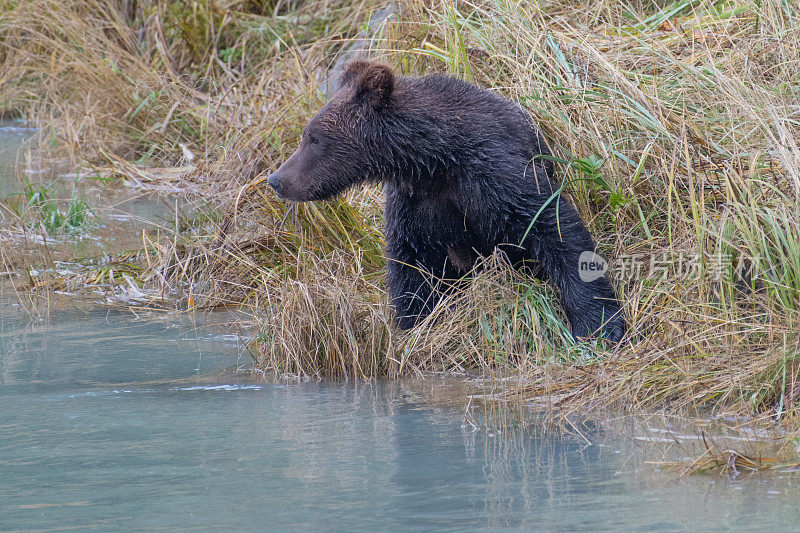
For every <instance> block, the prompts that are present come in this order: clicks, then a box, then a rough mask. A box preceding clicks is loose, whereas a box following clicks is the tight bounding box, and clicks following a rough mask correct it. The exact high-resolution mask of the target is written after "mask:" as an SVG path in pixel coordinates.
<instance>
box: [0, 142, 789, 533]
mask: <svg viewBox="0 0 800 533" xmlns="http://www.w3.org/2000/svg"><path fill="white" fill-rule="evenodd" d="M13 135H17V137H19V135H18V132H13ZM6 138H8V136H6ZM0 139H2V132H0ZM18 140H19V139H18V138H15V139H11V140H10V141H8V142H7V143H6V145H13V143H14V142H17V141H18ZM0 146H2V143H0ZM2 171H3V169H2V168H0V173H2ZM0 178H2V176H0ZM1 181H2V180H0V182H1ZM75 238H77V237H75ZM0 246H9V245H8V244H7V243H3V242H0ZM59 298H60V299H62V300H63V299H64V298H66V297H64V296H58V295H57V294H54V295H51V300H50V302H41V301H40V302H38V304H34V303H33V302H31V300H30V299H28V298H23V301H24V302H25V304H24V305H21V304H20V303H19V302H18V300H17V298H16V294H15V292H14V291H13V289H12V286H11V283H10V280H9V281H6V282H3V283H0V530H2V531H16V530H19V531H31V530H64V529H66V530H72V529H81V530H85V529H98V530H128V531H152V530H187V531H198V530H212V529H213V530H225V531H227V530H233V531H257V530H294V529H298V528H304V529H308V530H313V531H331V530H343V529H347V530H351V529H354V530H393V531H404V530H409V531H420V530H422V531H429V530H436V531H438V530H444V531H450V530H452V531H463V530H469V531H473V530H502V529H509V530H532V531H790V530H797V529H798V527H799V526H798V525H799V524H800V508H799V507H798V505H797V504H798V502H799V501H800V486H799V485H800V484H799V483H798V480H797V479H796V478H795V477H794V476H796V474H794V475H792V474H785V475H778V476H773V475H764V476H761V475H755V476H741V477H739V478H738V479H735V480H734V479H729V478H726V477H719V476H713V475H712V476H694V477H689V478H684V479H678V476H677V474H675V473H674V472H667V471H663V470H660V469H659V468H658V466H657V465H656V464H654V461H655V462H657V461H659V460H661V459H663V458H662V457H661V456H660V455H659V453H660V452H657V451H654V450H656V449H657V447H655V445H654V444H652V443H648V442H646V439H645V440H642V439H641V438H640V437H641V435H640V433H641V430H637V431H635V432H633V433H631V434H628V435H626V434H619V433H613V432H610V431H608V430H607V429H603V427H602V426H600V425H597V426H594V425H592V424H582V425H580V433H578V432H577V431H576V432H569V431H568V432H560V433H557V432H549V431H546V432H542V431H541V430H537V429H535V428H536V427H537V426H533V425H531V426H528V425H527V424H525V423H521V424H519V425H518V426H513V427H512V426H509V427H506V428H505V429H504V430H502V431H500V430H498V429H496V428H494V427H493V425H492V424H491V423H489V424H486V423H484V419H483V418H482V415H481V412H480V411H472V412H466V411H465V406H466V404H467V401H466V397H462V398H460V399H459V398H456V400H455V401H448V402H437V401H433V400H431V399H430V397H431V396H435V394H433V395H431V393H430V391H431V390H434V391H435V390H436V388H437V387H438V385H437V383H438V379H439V378H436V377H429V378H428V379H427V380H425V381H424V382H423V384H422V385H421V384H420V383H421V382H419V381H418V380H407V381H399V382H394V383H373V384H365V383H361V384H352V383H351V384H330V383H297V382H286V381H278V382H275V381H270V380H266V379H263V378H260V377H259V376H258V375H255V376H254V374H253V373H252V372H248V371H241V370H242V369H245V370H246V369H248V368H249V366H250V365H251V359H250V356H249V354H248V352H247V349H246V346H245V344H244V343H243V342H242V341H241V340H240V339H239V337H238V336H236V335H233V334H230V333H229V332H228V331H227V330H226V329H225V328H224V327H223V326H213V323H214V322H220V323H223V322H225V321H227V320H229V319H230V317H229V316H228V315H211V316H206V317H198V318H193V317H192V316H189V315H164V314H148V313H142V312H141V311H138V310H126V311H122V310H107V309H101V308H99V307H97V306H95V305H92V304H91V302H85V303H80V302H78V301H75V300H67V301H66V302H67V303H65V302H64V301H59ZM200 318H202V321H203V324H201V323H200ZM209 322H211V323H212V324H211V325H209V324H208V323H209ZM637 432H638V433H637ZM634 433H635V434H634ZM645 433H647V432H646V431H645ZM654 434H655V435H661V433H658V432H655V433H654ZM637 435H638V436H637ZM655 440H659V439H655ZM660 440H662V441H663V440H667V441H668V440H670V439H660Z"/></svg>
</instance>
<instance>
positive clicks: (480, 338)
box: [0, 0, 800, 420]
mask: <svg viewBox="0 0 800 533" xmlns="http://www.w3.org/2000/svg"><path fill="white" fill-rule="evenodd" d="M163 4H164V5H163V6H162V5H161V4H156V3H147V2H142V3H140V5H141V6H142V7H141V9H140V10H139V11H136V12H135V13H133V14H127V15H126V14H122V13H120V12H119V11H117V10H116V8H114V7H112V6H109V5H107V4H105V3H100V2H87V3H76V2H70V1H67V2H51V1H49V0H36V1H35V2H29V3H26V4H25V5H24V6H23V5H22V4H20V5H19V6H16V7H15V9H12V10H9V11H8V12H7V13H6V14H5V15H4V17H5V23H4V24H3V25H1V27H2V29H0V43H2V45H0V50H2V56H0V59H2V61H3V65H4V71H3V72H6V73H8V74H5V75H4V76H5V78H4V79H7V80H9V82H8V83H6V84H5V85H4V95H5V96H2V97H0V101H3V102H7V103H6V104H5V105H7V106H16V107H17V108H19V109H21V110H24V113H25V114H26V116H27V117H29V120H32V121H34V122H36V121H38V124H39V127H40V131H41V132H43V133H44V134H45V135H47V136H49V137H50V139H51V140H52V141H53V144H55V145H56V146H55V148H56V149H62V150H65V151H66V152H68V153H69V154H71V155H72V156H73V157H75V158H76V159H85V158H88V159H96V160H100V161H104V162H106V163H109V162H110V163H111V164H112V167H113V169H114V171H115V172H119V173H121V174H123V175H128V176H145V175H154V172H153V171H152V169H150V168H148V167H147V166H146V165H145V163H148V164H151V165H152V164H179V163H180V164H182V165H184V166H186V171H185V173H184V175H183V178H182V179H183V180H184V182H185V183H187V184H191V185H192V186H193V187H194V189H195V190H196V191H198V192H199V193H200V194H202V195H203V198H204V199H205V200H207V201H208V202H209V204H210V205H211V207H212V208H213V209H221V210H223V211H224V212H226V215H225V216H224V217H223V219H222V221H221V222H220V223H219V224H218V225H206V226H202V227H193V228H189V229H188V231H176V232H175V233H174V234H169V235H155V234H148V235H145V236H144V246H143V250H142V251H141V253H140V255H139V259H140V264H141V265H142V266H146V269H145V271H143V272H142V273H141V275H140V278H141V280H142V282H143V285H144V286H145V287H149V288H151V289H153V290H155V291H156V292H158V293H159V294H174V295H176V300H178V301H179V302H181V305H183V304H184V303H185V302H187V301H191V302H192V304H193V306H194V307H195V308H213V307H215V306H219V305H237V306H242V307H243V308H244V309H249V310H251V312H252V314H253V317H254V319H255V321H256V323H257V325H258V330H259V334H258V336H257V338H256V342H255V350H256V351H257V353H258V356H259V364H261V365H262V366H263V367H265V368H268V369H270V370H271V371H273V372H274V373H276V374H307V375H312V376H318V377H323V376H332V377H337V378H347V379H353V378H358V379H360V378H375V377H379V376H391V377H395V376H400V375H404V374H408V373H413V372H417V371H424V370H460V369H467V368H478V369H483V370H486V371H491V372H500V373H509V374H516V375H517V376H518V377H519V378H520V379H519V380H517V382H518V385H517V386H516V388H515V387H511V386H509V388H508V390H507V391H506V397H513V396H516V397H523V398H526V399H531V398H535V400H536V401H537V402H540V401H545V400H547V399H548V398H549V399H551V400H552V402H550V404H552V405H555V404H558V405H559V406H561V407H563V408H564V409H567V410H569V409H572V408H577V407H581V408H585V407H587V406H592V407H595V406H608V405H618V406H619V405H624V406H631V405H635V406H644V407H664V406H670V407H672V408H684V409H706V408H712V409H733V410H739V411H741V412H748V413H757V414H759V415H761V416H765V417H775V418H778V419H780V420H795V419H796V417H797V414H798V411H797V407H798V406H797V403H798V398H800V386H798V375H799V374H800V361H798V354H800V335H798V333H797V332H798V331H800V329H799V326H800V319H798V313H797V307H798V302H800V278H798V275H797V272H798V271H800V230H798V222H797V216H796V215H797V213H798V212H799V211H800V159H798V158H799V157H800V156H798V153H800V152H798V150H797V146H798V138H800V126H798V123H797V121H796V120H795V119H794V118H793V117H796V116H797V113H798V111H800V108H799V107H798V104H797V101H798V100H797V97H798V94H800V93H798V89H797V84H794V83H791V82H790V81H789V80H795V79H798V78H800V49H798V48H797V47H796V46H793V45H792V43H793V42H795V41H796V40H797V38H798V37H800V29H799V28H800V26H798V25H797V23H796V21H797V20H798V16H800V12H798V11H797V7H796V6H792V5H790V4H787V3H782V4H778V3H771V2H764V3H756V4H754V3H751V2H746V1H744V0H730V1H725V2H710V1H702V2H679V3H672V4H670V5H669V6H664V5H662V4H659V3H652V2H639V1H636V0H633V1H628V2H623V3H608V2H602V1H599V0H598V1H595V0H590V1H588V2H584V3H576V2H566V3H564V2H560V3H556V4H546V5H545V4H531V3H529V2H519V1H512V0H502V1H497V2H483V1H471V2H470V1H468V2H459V3H457V4H453V3H452V2H433V3H428V4H425V5H422V4H418V3H411V2H408V3H403V4H402V5H403V9H401V10H400V15H398V16H397V17H395V18H394V19H392V20H391V21H390V22H389V23H388V24H387V25H385V26H384V27H383V28H382V30H381V31H382V33H380V34H379V35H376V36H375V37H374V39H373V49H374V52H375V53H376V54H379V55H381V56H382V57H383V58H384V59H386V60H388V61H390V62H392V63H394V64H395V65H396V67H397V68H398V69H399V70H401V71H402V72H404V73H408V74H424V73H427V72H432V71H439V72H442V71H443V72H449V73H450V74H452V75H456V76H461V77H464V78H466V79H469V80H470V81H473V82H475V83H478V84H480V85H483V86H485V87H488V88H490V89H491V90H495V91H498V92H501V93H503V94H504V95H506V96H507V97H508V98H511V99H514V100H516V101H518V102H519V103H520V104H521V105H522V106H524V107H525V108H526V109H528V110H529V112H530V113H531V114H532V116H533V117H534V118H535V120H536V122H537V123H538V124H539V125H540V127H541V128H542V129H543V130H544V132H545V133H546V135H547V137H548V138H549V139H550V140H551V143H552V147H553V149H554V152H555V160H556V162H557V167H558V169H559V170H558V178H559V180H561V182H562V183H563V184H564V187H565V191H566V194H567V195H568V196H569V197H570V199H571V200H572V201H573V202H574V204H575V205H576V206H577V208H578V209H579V211H580V212H581V214H582V216H583V218H584V220H586V221H587V222H588V223H589V225H590V227H591V229H592V232H593V234H594V235H595V236H596V237H597V238H598V240H599V246H600V250H601V252H602V253H603V255H605V256H607V257H609V258H610V259H611V265H612V278H613V281H614V283H615V285H616V287H617V288H618V290H619V292H620V294H621V295H622V299H623V300H624V302H625V312H626V315H627V317H628V320H629V322H630V324H631V332H630V335H629V337H628V339H626V341H625V342H624V343H623V344H621V345H619V346H614V347H612V346H604V345H602V344H599V345H598V344H587V343H576V342H574V341H573V340H572V338H571V337H570V335H569V333H568V330H567V327H566V325H565V320H564V317H563V314H562V311H561V309H560V306H559V305H558V303H557V302H558V295H557V294H555V292H554V290H553V289H552V288H551V287H549V286H548V285H545V284H542V283H539V282H536V281H533V280H532V279H531V278H530V277H529V276H527V275H525V274H522V273H519V272H515V271H513V270H512V269H510V268H509V267H508V265H507V264H506V263H505V262H504V261H503V259H502V258H500V257H493V258H487V262H486V264H485V265H483V266H484V268H482V269H480V270H476V271H475V272H474V273H473V274H472V275H471V276H470V279H469V280H467V282H466V283H464V284H463V285H464V290H461V291H457V292H455V293H454V294H453V295H452V296H451V297H450V298H448V299H447V300H446V301H444V302H442V303H441V304H440V305H439V306H438V307H437V309H436V310H435V311H434V313H433V315H432V316H431V317H430V318H429V319H428V320H427V321H426V322H425V323H424V324H422V325H421V326H420V327H418V328H416V329H415V330H413V331H411V332H409V333H400V332H398V331H397V330H396V329H395V328H394V326H393V325H392V315H391V310H390V309H389V308H388V306H387V304H386V301H387V297H386V293H385V290H384V287H383V282H382V273H383V268H384V266H385V260H384V258H383V253H382V248H383V241H382V237H381V228H382V223H383V221H382V214H381V211H382V198H381V191H380V190H379V189H376V188H373V187H364V188H362V189H358V190H354V191H350V192H349V193H347V194H346V195H345V196H344V197H343V198H342V199H339V200H334V201H332V202H327V203H319V204H307V205H305V204H304V205H287V204H284V203H282V202H280V201H278V200H277V199H276V198H275V197H274V196H273V195H272V193H271V192H270V191H268V190H267V189H265V188H264V187H263V185H264V184H263V182H260V181H259V180H258V179H257V178H258V176H259V175H260V174H261V173H264V172H266V171H268V170H270V169H274V168H276V167H277V166H278V164H280V162H281V161H282V160H284V159H285V158H286V157H287V156H288V155H289V154H290V153H291V151H292V150H293V149H294V147H295V146H296V144H297V141H298V137H299V133H300V131H301V130H302V127H303V126H304V125H305V123H306V122H307V121H308V120H309V118H310V117H311V116H312V115H313V113H314V112H315V110H316V109H318V108H319V107H321V105H322V104H323V99H322V97H321V96H320V94H319V91H318V90H317V88H318V84H319V82H320V80H322V79H324V73H325V71H326V68H327V66H328V65H330V64H332V63H333V60H334V59H335V57H336V54H337V52H339V51H340V50H341V49H342V48H343V47H345V46H347V45H348V39H349V38H350V37H352V36H354V35H356V34H357V33H358V31H360V29H361V28H362V27H363V23H364V22H365V21H366V20H367V19H368V16H369V13H370V11H371V9H372V8H375V7H377V6H379V5H380V4H378V3H375V4H372V3H362V2H349V1H341V2H338V3H333V4H331V5H332V6H333V9H332V10H331V11H328V12H326V13H324V14H322V15H316V14H315V13H316V12H315V11H314V10H315V9H316V8H318V7H319V6H320V5H322V4H321V3H319V2H313V1H312V2H307V3H302V4H300V3H298V4H294V3H290V4H291V6H290V8H289V10H288V11H281V12H280V13H274V12H273V11H271V10H270V9H261V10H258V9H256V10H253V9H250V8H246V7H245V4H244V3H240V2H239V3H237V2H229V3H225V6H226V7H227V11H224V10H222V11H215V10H209V9H206V7H207V5H206V4H204V6H205V7H202V9H199V10H198V11H196V12H195V11H192V12H191V13H189V11H188V9H187V8H185V7H184V6H180V5H177V6H176V4H175V3H169V2H167V3H163ZM199 4H200V3H199ZM264 5H266V4H264ZM277 5H278V4H275V6H277ZM281 5H283V4H281ZM262 7H263V5H262ZM169 9H178V10H183V11H181V12H180V13H179V14H178V15H176V16H175V17H173V18H171V19H170V18H169V17H167V16H166V14H167V13H168V12H169ZM275 9H277V7H276V8H275ZM98 27H102V28H105V31H103V32H98V31H95V30H94V28H98ZM212 28H214V30H213V31H212ZM53 57H55V58H56V59H55V60H52V58H53ZM33 87H36V89H35V90H34V89H33ZM76 87H81V88H86V87H90V88H91V92H92V98H91V99H89V98H86V97H85V94H83V93H82V92H81V91H76V90H75V88H76ZM184 148H185V149H184ZM187 152H188V153H189V154H191V155H192V157H187ZM195 157H196V160H194V162H192V160H193V159H194V158H195ZM131 161H132V162H131ZM189 163H191V164H189ZM153 179H154V180H155V179H157V178H153ZM718 258H725V259H724V260H721V259H718ZM442 282H443V283H450V282H452V280H443V281H442ZM544 403H547V402H546V401H545V402H544Z"/></svg>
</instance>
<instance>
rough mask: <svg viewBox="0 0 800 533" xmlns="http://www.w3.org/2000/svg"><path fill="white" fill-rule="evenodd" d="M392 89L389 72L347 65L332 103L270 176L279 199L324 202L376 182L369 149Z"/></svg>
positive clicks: (377, 172) (360, 63) (377, 175)
mask: <svg viewBox="0 0 800 533" xmlns="http://www.w3.org/2000/svg"><path fill="white" fill-rule="evenodd" d="M394 87H395V78H394V74H393V72H392V70H391V68H390V67H388V66H386V65H384V64H381V63H375V62H370V61H353V62H351V63H350V64H349V65H348V66H347V68H346V69H345V71H344V73H343V74H342V77H341V80H340V85H339V88H338V90H337V91H336V93H335V94H334V95H333V98H331V101H330V102H329V103H328V104H327V105H326V106H325V107H323V108H322V110H321V111H320V112H319V113H317V114H316V116H314V118H312V119H311V122H309V123H308V125H307V126H306V127H305V129H304V130H303V135H302V138H301V140H300V146H299V147H298V148H297V151H295V153H293V154H292V155H291V156H290V157H289V159H287V160H286V161H285V162H284V163H283V164H282V165H281V166H280V168H279V169H278V170H276V171H275V172H274V173H273V174H272V175H271V176H270V177H269V184H270V185H271V186H272V188H273V189H275V192H276V193H277V194H278V196H279V197H280V198H283V199H284V200H292V201H295V202H306V201H311V200H325V199H328V198H331V197H333V196H335V195H337V194H339V193H341V192H343V191H344V190H345V189H347V188H348V187H350V186H352V185H355V184H357V183H363V182H366V181H371V180H379V179H380V178H381V176H380V168H381V164H380V160H379V158H378V154H377V153H376V152H378V151H376V149H375V148H374V147H375V145H376V143H377V142H379V139H380V137H381V132H382V125H381V124H382V120H381V118H382V117H381V114H382V113H384V112H386V110H387V108H388V107H389V106H390V105H391V101H392V94H393V92H394Z"/></svg>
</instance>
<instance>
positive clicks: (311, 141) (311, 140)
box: [308, 135, 319, 144]
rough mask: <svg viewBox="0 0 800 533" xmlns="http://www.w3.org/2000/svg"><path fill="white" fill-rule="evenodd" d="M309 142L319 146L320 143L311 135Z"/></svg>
mask: <svg viewBox="0 0 800 533" xmlns="http://www.w3.org/2000/svg"><path fill="white" fill-rule="evenodd" d="M308 142H310V143H311V144H317V143H319V141H318V140H317V138H316V137H312V136H311V135H309V136H308Z"/></svg>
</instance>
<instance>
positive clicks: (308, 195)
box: [269, 61, 626, 341]
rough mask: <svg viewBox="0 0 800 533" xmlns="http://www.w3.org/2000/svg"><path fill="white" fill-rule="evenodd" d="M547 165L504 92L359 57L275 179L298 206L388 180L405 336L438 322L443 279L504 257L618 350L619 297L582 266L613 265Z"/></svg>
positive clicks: (584, 333) (389, 227)
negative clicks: (534, 268)
mask: <svg viewBox="0 0 800 533" xmlns="http://www.w3.org/2000/svg"><path fill="white" fill-rule="evenodd" d="M549 155H550V151H549V150H548V148H547V145H546V143H545V141H544V138H543V137H542V135H541V133H540V132H539V130H538V128H537V127H536V126H535V125H534V124H533V123H532V121H531V117H530V116H529V115H528V113H526V112H525V111H524V110H523V109H522V108H521V107H520V106H519V105H517V104H515V103H513V102H510V101H508V100H506V99H504V98H502V97H500V96H499V95H497V94H494V93H492V92H490V91H488V90H486V89H482V88H479V87H476V86H474V85H471V84H469V83H466V82H464V81H461V80H458V79H455V78H451V77H447V76H441V75H430V76H424V77H405V76H396V75H395V74H394V73H393V71H392V69H391V68H390V67H388V66H386V65H384V64H381V63H376V62H369V61H354V62H352V63H350V64H349V66H348V67H347V69H346V70H345V71H344V73H343V74H342V77H341V80H340V86H339V88H338V89H337V91H336V92H335V94H334V95H333V97H332V98H331V100H330V102H329V103H328V104H327V105H326V106H325V107H324V108H322V110H321V111H320V112H319V113H317V115H316V116H314V118H312V119H311V122H309V123H308V125H307V126H306V128H305V130H304V131H303V135H302V139H301V141H300V146H299V147H298V148H297V151H296V152H295V153H294V154H292V155H291V156H290V157H289V158H288V159H287V160H286V161H285V162H284V163H283V165H281V167H280V168H279V169H278V170H277V171H276V172H275V173H273V174H272V175H271V176H270V177H269V183H270V185H271V186H272V187H273V188H274V189H275V191H276V192H277V194H278V196H279V197H280V198H283V199H285V200H291V201H296V202H306V201H311V200H325V199H328V198H331V197H333V196H335V195H336V194H339V193H341V192H342V191H344V190H345V189H347V188H348V187H351V186H353V185H356V184H359V183H364V182H379V183H383V184H384V187H385V194H386V240H387V250H386V255H387V258H388V288H389V293H390V297H391V302H392V304H393V306H394V308H395V310H396V312H397V322H398V325H399V326H400V328H401V329H409V328H411V327H413V326H414V325H416V324H417V323H418V322H419V321H420V320H422V319H424V318H425V317H426V316H428V315H429V314H430V313H431V311H432V309H433V307H434V306H435V304H436V302H437V301H438V300H439V299H440V298H441V296H442V294H443V293H442V290H441V289H440V287H441V284H439V283H437V282H436V280H437V279H439V280H441V279H448V280H452V279H457V278H459V277H461V276H463V274H465V273H466V272H465V271H468V270H469V269H470V268H471V266H472V265H474V264H475V262H476V261H477V260H478V259H479V258H480V257H482V256H487V255H489V254H491V253H492V252H493V251H494V250H495V249H501V250H502V251H503V252H505V254H506V255H507V256H508V258H509V260H510V261H511V262H512V263H513V264H515V265H520V266H522V265H523V264H524V263H526V262H530V261H535V262H537V263H538V264H539V265H540V267H541V271H542V272H543V275H544V277H545V278H546V279H548V280H549V281H550V282H552V283H554V284H555V285H556V286H557V287H558V288H559V289H560V290H561V296H562V299H563V304H564V308H565V310H566V314H567V317H568V319H569V321H570V324H571V326H572V333H573V335H574V336H575V337H579V338H580V337H591V336H602V337H603V338H606V339H609V340H611V341H619V340H620V339H621V338H622V336H623V334H624V333H625V330H626V323H625V319H624V317H623V315H622V311H621V308H620V304H619V301H618V300H617V297H616V294H615V293H614V289H613V288H612V286H611V284H610V283H609V281H608V279H607V278H606V277H605V275H604V273H603V272H602V271H600V272H596V271H595V272H593V273H591V274H590V275H589V276H586V275H584V272H583V271H582V270H581V269H582V268H585V267H586V266H587V265H588V266H589V267H597V266H598V265H599V264H600V262H601V260H599V261H598V260H596V258H597V257H598V256H595V255H594V253H593V252H594V249H595V245H594V242H593V241H592V238H591V236H590V235H589V232H588V231H587V229H586V226H585V225H584V224H583V222H582V221H581V219H580V216H579V215H578V213H577V212H576V211H575V209H574V208H573V207H572V206H571V205H570V204H569V202H567V201H566V200H565V199H564V198H563V197H561V196H560V195H559V189H558V187H557V186H556V185H555V183H554V181H553V163H552V161H551V159H549V158H548V156H549ZM541 156H545V157H541ZM587 254H588V256H587ZM587 257H589V260H588V263H587Z"/></svg>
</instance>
